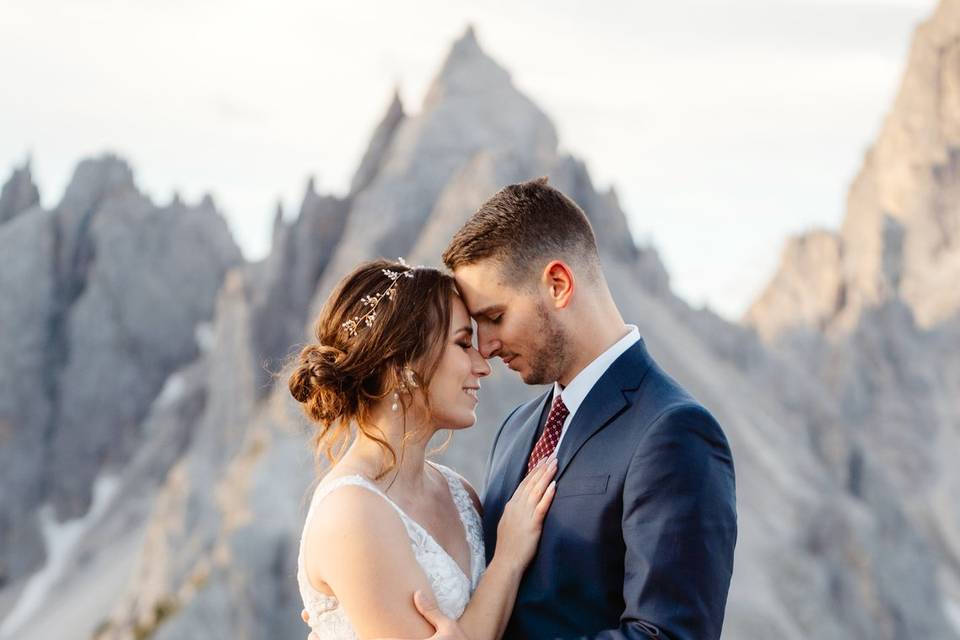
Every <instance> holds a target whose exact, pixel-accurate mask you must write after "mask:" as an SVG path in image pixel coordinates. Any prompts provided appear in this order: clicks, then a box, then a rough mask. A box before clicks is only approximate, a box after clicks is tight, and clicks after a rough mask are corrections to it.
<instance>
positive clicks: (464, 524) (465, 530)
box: [355, 460, 474, 586]
mask: <svg viewBox="0 0 960 640" xmlns="http://www.w3.org/2000/svg"><path fill="white" fill-rule="evenodd" d="M427 462H428V463H429V464H430V466H432V467H433V468H434V469H436V470H437V473H439V474H440V475H441V477H443V480H444V482H445V483H446V485H447V493H448V494H449V495H450V500H451V502H453V507H454V509H456V510H457V516H458V517H459V518H460V528H461V529H463V539H464V540H465V541H466V543H467V556H468V560H467V562H468V564H469V569H470V573H469V574H468V573H467V572H466V571H464V570H463V567H461V566H460V563H459V562H457V559H456V558H454V557H453V555H451V553H450V552H449V551H447V549H446V548H445V547H444V546H443V545H442V544H440V541H439V540H437V539H436V538H434V537H433V534H431V533H430V531H429V530H428V529H427V528H426V527H425V526H423V525H422V524H420V522H418V521H417V520H416V519H414V518H413V517H412V516H411V515H410V514H408V513H407V512H406V511H404V510H403V508H402V507H401V506H400V505H399V504H397V503H396V501H395V500H394V499H393V498H391V497H390V496H388V495H387V494H386V492H385V491H383V490H382V489H381V488H380V487H378V486H377V485H375V484H373V483H372V482H371V483H370V484H371V485H372V486H373V487H374V488H375V489H376V490H377V491H379V492H380V493H381V494H382V495H383V497H384V498H386V499H387V500H389V501H390V503H391V504H392V505H393V506H394V508H395V509H396V510H397V511H399V512H400V514H401V515H403V517H404V518H406V519H407V520H409V521H410V522H412V523H413V524H414V525H416V526H417V528H419V529H420V530H421V531H422V532H423V534H424V535H425V536H427V538H429V539H430V541H431V542H432V543H433V544H435V545H437V548H438V549H440V551H442V552H443V555H445V556H447V558H448V559H449V560H450V562H452V563H453V566H455V567H456V568H457V570H458V571H459V572H460V575H462V576H463V577H464V578H465V579H466V580H467V583H468V584H470V585H471V586H473V564H474V562H473V561H474V558H473V545H472V544H471V543H470V532H469V530H468V528H467V522H466V517H465V516H464V513H463V511H462V510H461V509H460V506H459V505H458V504H457V499H456V498H455V497H454V495H453V491H454V488H453V487H452V486H451V484H450V479H449V478H448V477H447V474H445V473H444V472H443V471H442V470H441V469H440V468H439V467H437V466H436V465H434V464H433V463H432V462H430V461H429V460H427ZM355 475H359V474H355ZM359 477H361V478H363V476H359ZM363 479H364V480H366V478H363ZM368 482H369V480H368Z"/></svg>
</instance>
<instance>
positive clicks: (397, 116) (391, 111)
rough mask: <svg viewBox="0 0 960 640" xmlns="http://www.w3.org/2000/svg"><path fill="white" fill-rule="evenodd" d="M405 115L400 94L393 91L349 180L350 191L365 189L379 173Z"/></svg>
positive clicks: (355, 191)
mask: <svg viewBox="0 0 960 640" xmlns="http://www.w3.org/2000/svg"><path fill="white" fill-rule="evenodd" d="M405 117H406V116H405V115H404V113H403V104H402V103H401V102H400V94H399V93H396V92H395V93H394V94H393V100H391V102H390V106H389V107H387V112H386V113H385V114H384V116H383V119H382V120H381V121H380V124H378V125H377V128H376V129H375V130H374V132H373V137H372V138H371V139H370V144H369V145H368V146H367V151H366V152H365V153H364V154H363V159H362V160H361V161H360V166H359V167H357V171H356V173H354V175H353V180H352V181H351V182H350V193H357V192H358V191H362V190H363V189H366V188H367V187H368V186H369V185H370V183H371V182H372V181H373V179H374V178H376V177H377V174H378V173H380V169H381V167H382V166H383V161H384V158H385V157H386V153H387V150H388V149H389V148H390V143H391V141H392V140H393V136H394V134H395V133H396V131H397V127H398V126H399V125H400V123H401V122H403V119H404V118H405Z"/></svg>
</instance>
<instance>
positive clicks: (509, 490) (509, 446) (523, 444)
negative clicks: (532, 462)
mask: <svg viewBox="0 0 960 640" xmlns="http://www.w3.org/2000/svg"><path fill="white" fill-rule="evenodd" d="M552 392H553V391H552V389H551V390H548V391H547V392H546V393H545V394H544V395H543V397H541V398H540V399H539V401H538V402H537V403H536V408H535V409H534V410H533V411H532V412H531V413H530V415H529V416H527V419H526V420H525V421H524V422H523V424H521V425H519V428H517V429H516V430H514V433H513V434H504V435H512V436H513V437H512V438H511V439H510V440H508V442H507V443H505V444H506V447H505V449H504V451H506V452H507V456H506V461H505V464H504V467H503V471H502V473H500V474H499V476H500V490H499V492H498V494H497V495H499V496H500V498H501V502H502V503H506V501H507V500H509V499H510V497H511V496H512V495H513V492H514V491H516V489H517V485H519V484H520V480H522V479H523V475H524V473H525V472H526V469H527V459H528V458H529V457H530V451H531V450H532V449H533V441H534V438H536V437H537V428H538V426H539V423H540V416H541V415H543V409H544V403H546V402H547V399H548V398H549V397H550V394H551V393H552ZM505 428H506V429H509V428H510V426H509V425H507V426H506V427H505ZM501 437H502V436H501Z"/></svg>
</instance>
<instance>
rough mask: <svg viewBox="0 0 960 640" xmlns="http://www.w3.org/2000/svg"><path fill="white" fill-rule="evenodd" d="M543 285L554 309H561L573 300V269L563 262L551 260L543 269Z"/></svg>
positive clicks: (574, 282) (574, 279) (574, 284)
mask: <svg viewBox="0 0 960 640" xmlns="http://www.w3.org/2000/svg"><path fill="white" fill-rule="evenodd" d="M542 281H543V284H544V285H545V286H546V288H547V294H548V297H549V298H550V300H551V301H552V302H553V306H554V308H556V309H563V308H564V307H566V306H567V305H568V304H570V301H571V300H572V299H573V292H574V290H575V289H576V278H575V277H574V275H573V269H572V268H571V267H570V265H568V264H567V263H566V262H564V261H563V260H552V261H550V263H549V264H547V266H546V267H544V269H543V277H542Z"/></svg>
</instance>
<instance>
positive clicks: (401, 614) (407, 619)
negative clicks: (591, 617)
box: [304, 461, 556, 640]
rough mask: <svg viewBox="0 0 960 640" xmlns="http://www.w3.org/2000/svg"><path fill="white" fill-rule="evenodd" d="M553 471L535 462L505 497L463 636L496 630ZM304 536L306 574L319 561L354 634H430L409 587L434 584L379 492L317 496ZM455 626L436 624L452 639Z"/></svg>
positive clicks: (488, 635)
mask: <svg viewBox="0 0 960 640" xmlns="http://www.w3.org/2000/svg"><path fill="white" fill-rule="evenodd" d="M555 473H556V464H555V463H554V462H553V461H547V462H545V463H544V464H541V465H540V466H538V467H537V468H536V469H535V470H534V471H532V472H531V473H530V474H529V475H528V476H527V477H526V478H524V480H523V482H521V483H520V486H519V487H517V490H516V492H514V495H513V497H512V498H511V499H510V501H509V502H507V505H506V507H505V508H504V512H503V515H502V516H501V518H500V523H499V525H498V527H497V539H498V541H499V543H498V545H497V551H496V553H495V554H494V557H493V560H492V561H491V562H490V565H489V566H488V567H487V570H486V572H485V573H484V575H483V577H482V578H481V579H480V583H479V584H478V585H477V589H476V591H475V592H474V594H473V597H472V598H471V599H470V602H469V603H468V604H467V607H466V609H465V610H464V612H463V615H461V616H460V619H459V620H458V623H459V630H462V631H463V633H465V634H466V635H467V637H468V638H469V640H497V639H498V638H500V637H501V636H502V635H503V631H504V629H505V628H506V625H507V621H508V620H509V619H510V613H511V611H512V610H513V604H514V601H515V600H516V597H517V589H518V588H519V586H520V578H521V577H522V575H523V571H524V570H525V569H526V566H527V564H529V562H530V560H531V559H532V558H533V555H534V553H535V552H536V548H537V543H538V542H539V540H540V531H541V529H542V526H543V519H544V517H545V516H546V513H547V510H548V509H549V508H550V503H551V502H552V500H553V495H554V492H555V485H554V484H553V483H552V482H551V480H552V479H553V476H554V474H555ZM385 507H386V508H385ZM307 536H308V540H309V542H308V548H309V549H311V550H313V549H316V550H317V551H316V556H315V558H311V556H310V555H308V556H306V557H305V561H306V564H307V570H308V575H314V573H315V572H311V570H310V569H311V566H322V567H323V574H322V575H323V579H324V580H325V581H326V583H327V584H329V585H330V587H331V588H332V589H333V591H334V593H336V594H337V599H338V600H339V603H340V606H341V607H343V609H344V612H345V613H346V614H347V618H348V619H349V620H350V622H351V623H352V624H353V627H354V629H355V631H356V633H357V636H358V637H360V638H427V637H437V636H434V635H433V634H434V631H435V629H434V627H433V626H432V625H431V624H428V622H427V620H426V619H425V618H424V617H423V616H422V615H421V614H420V612H419V611H418V610H417V609H416V607H415V606H414V604H413V593H414V592H415V591H417V590H420V591H422V592H423V593H424V594H433V590H432V589H431V588H430V585H429V583H428V581H427V577H426V575H425V574H424V573H423V570H422V569H421V567H420V565H419V564H418V563H417V561H416V558H415V557H414V555H413V551H412V549H411V548H410V543H409V538H408V537H407V533H406V529H405V528H404V526H403V523H402V522H401V521H400V519H399V518H397V516H396V514H395V513H394V512H393V511H392V509H390V507H389V506H387V505H385V503H384V501H383V499H382V498H380V497H379V496H377V495H375V494H372V493H370V492H369V491H367V490H365V489H362V488H360V487H343V488H341V489H340V490H338V491H336V492H335V493H333V494H331V495H330V496H328V497H327V498H326V499H325V500H324V501H323V502H322V503H321V505H320V511H319V512H318V513H317V514H316V516H315V517H314V518H313V523H311V527H310V528H309V529H308V531H307ZM314 562H315V563H316V564H314ZM316 575H319V573H318V572H317V573H316ZM304 619H305V620H306V619H307V618H306V617H304ZM454 631H456V630H441V634H443V635H441V636H439V637H442V638H456V637H457V635H456V634H455V633H454Z"/></svg>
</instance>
